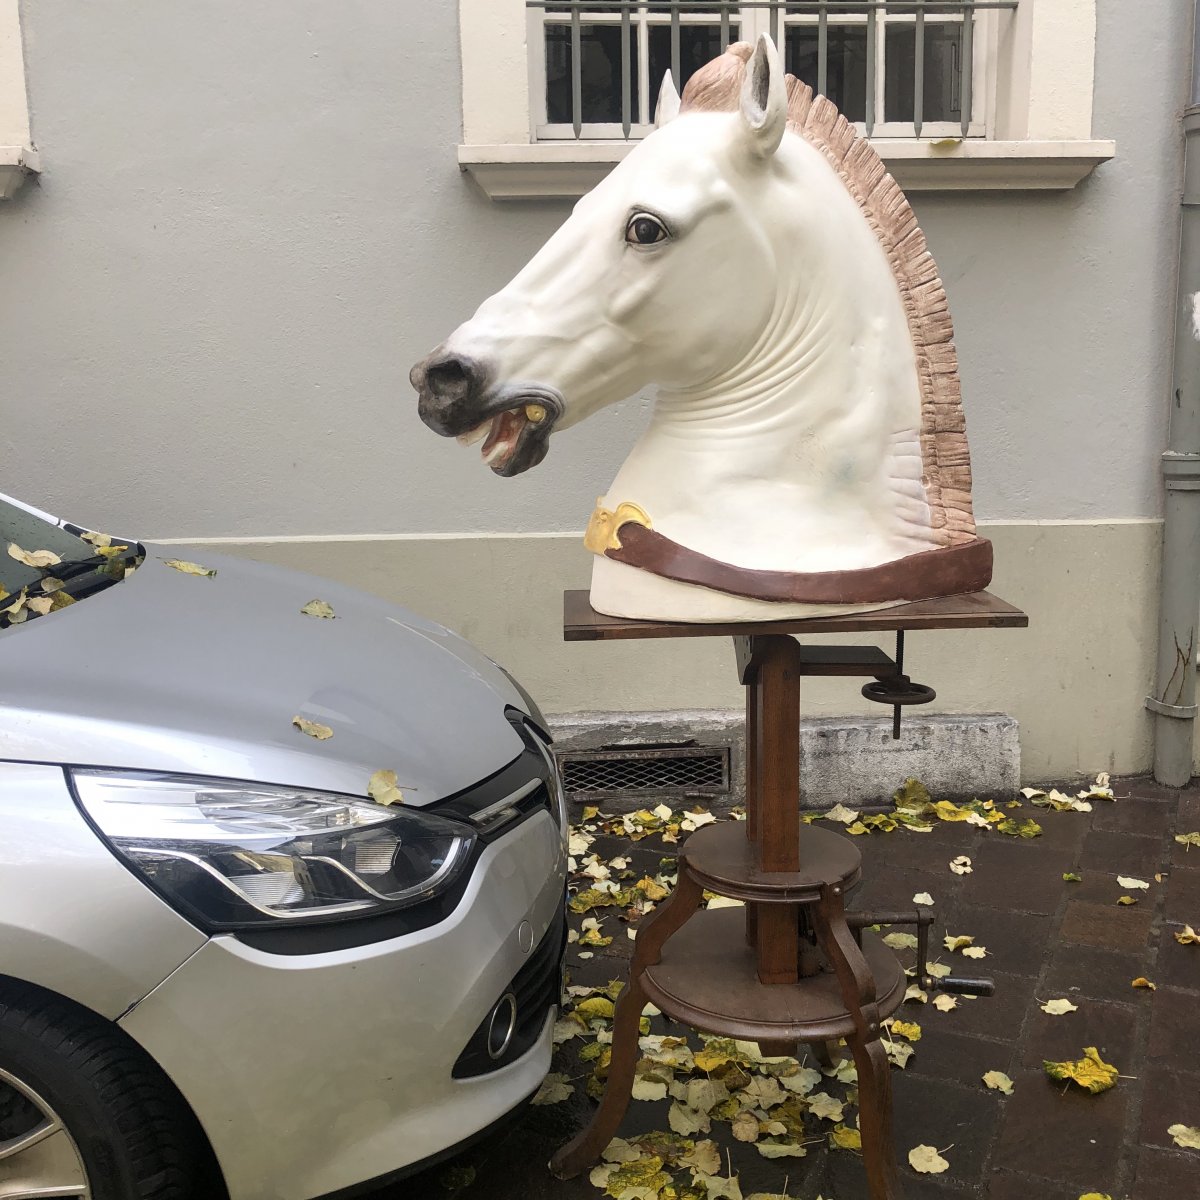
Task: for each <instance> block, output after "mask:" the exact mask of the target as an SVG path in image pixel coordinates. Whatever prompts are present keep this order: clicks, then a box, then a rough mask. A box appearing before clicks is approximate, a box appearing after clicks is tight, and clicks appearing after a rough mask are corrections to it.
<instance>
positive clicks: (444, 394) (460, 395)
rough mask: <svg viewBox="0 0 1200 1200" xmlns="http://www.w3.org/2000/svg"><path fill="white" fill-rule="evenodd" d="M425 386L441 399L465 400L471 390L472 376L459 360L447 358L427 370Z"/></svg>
mask: <svg viewBox="0 0 1200 1200" xmlns="http://www.w3.org/2000/svg"><path fill="white" fill-rule="evenodd" d="M425 386H426V387H427V388H428V389H429V390H430V391H431V392H432V393H433V394H434V395H435V396H437V397H438V398H439V399H442V400H463V399H465V398H466V395H467V393H468V392H469V391H470V390H471V376H470V373H469V372H468V370H467V368H466V366H465V365H464V364H463V363H462V362H461V361H460V360H459V359H457V358H445V359H442V361H441V362H439V363H434V364H433V365H432V366H429V367H427V368H426V370H425Z"/></svg>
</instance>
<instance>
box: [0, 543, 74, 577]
mask: <svg viewBox="0 0 1200 1200" xmlns="http://www.w3.org/2000/svg"><path fill="white" fill-rule="evenodd" d="M8 557H9V558H15V559H16V560H17V562H19V563H24V564H25V566H27V567H34V568H35V569H36V570H39V571H42V570H45V569H46V568H47V567H56V566H58V564H59V563H60V562H62V559H61V558H60V557H59V556H58V555H57V554H55V553H54V551H53V550H22V549H21V547H20V546H18V545H17V543H16V542H9V543H8Z"/></svg>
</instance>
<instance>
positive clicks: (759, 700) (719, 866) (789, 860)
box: [550, 591, 1028, 1200]
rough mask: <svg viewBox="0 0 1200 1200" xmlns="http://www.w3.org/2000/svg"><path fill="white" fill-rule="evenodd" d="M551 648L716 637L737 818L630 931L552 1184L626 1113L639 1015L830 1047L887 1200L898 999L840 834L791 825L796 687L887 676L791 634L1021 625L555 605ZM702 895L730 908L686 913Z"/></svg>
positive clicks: (864, 661)
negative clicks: (577, 1129)
mask: <svg viewBox="0 0 1200 1200" xmlns="http://www.w3.org/2000/svg"><path fill="white" fill-rule="evenodd" d="M564 600H565V620H564V630H563V632H564V636H565V638H566V640H567V641H604V640H610V639H627V638H661V637H717V636H732V637H733V639H734V648H735V650H736V653H737V662H738V673H739V676H740V678H741V681H742V683H743V684H744V685H745V687H746V812H747V820H746V821H745V822H744V823H733V822H722V823H720V824H717V825H708V826H705V827H704V828H703V829H699V830H697V831H696V832H695V833H693V834H692V835H691V836H690V837H689V838H688V839H687V841H686V842H685V843H684V844H683V846H682V847H681V849H680V851H679V881H678V883H677V884H676V886H675V889H674V891H673V892H672V893H671V895H670V897H669V898H668V899H667V900H666V901H665V902H664V903H663V904H662V905H660V906H659V907H658V908H657V909H656V910H655V911H654V912H653V913H652V914H651V915H650V916H648V917H647V918H646V919H645V920H644V921H643V922H642V924H641V926H640V927H639V929H638V936H637V943H636V946H635V949H634V955H633V961H632V963H631V965H630V969H629V982H628V984H627V986H626V987H625V989H624V990H623V991H622V992H621V995H620V999H619V1000H618V1001H617V1005H616V1014H615V1017H614V1022H613V1044H612V1059H611V1062H610V1065H609V1073H608V1084H607V1087H606V1088H605V1092H604V1099H603V1100H602V1101H601V1103H600V1107H599V1108H598V1109H597V1110H596V1113H595V1115H594V1116H593V1118H592V1120H591V1122H590V1124H589V1125H588V1126H587V1127H586V1128H585V1129H584V1130H583V1131H582V1132H581V1133H580V1134H579V1136H578V1137H576V1138H575V1139H574V1140H573V1141H571V1142H569V1143H568V1144H567V1145H566V1146H564V1147H563V1148H562V1149H561V1150H559V1151H558V1153H557V1154H556V1155H555V1156H554V1158H553V1159H552V1160H551V1162H550V1168H551V1170H552V1171H553V1172H554V1173H555V1174H556V1175H557V1176H558V1177H559V1178H563V1179H567V1178H571V1177H572V1176H575V1175H578V1174H579V1173H580V1172H581V1171H583V1170H585V1169H586V1168H587V1167H589V1166H591V1165H592V1164H593V1163H595V1162H596V1161H597V1160H598V1159H599V1158H600V1156H601V1154H602V1153H603V1151H604V1149H605V1147H606V1146H607V1145H608V1143H609V1142H610V1141H611V1139H612V1137H613V1135H614V1134H615V1133H616V1131H617V1128H618V1126H619V1125H620V1123H621V1119H622V1118H623V1117H624V1115H625V1111H626V1109H627V1108H628V1106H629V1098H630V1091H631V1089H632V1087H633V1080H634V1071H635V1068H636V1065H637V1060H638V1023H639V1020H640V1018H641V1015H642V1009H643V1008H644V1007H645V1005H646V1004H647V1003H648V1002H650V1003H653V1004H655V1005H657V1006H658V1008H660V1009H661V1010H662V1012H663V1013H664V1014H665V1015H666V1016H668V1017H670V1018H673V1019H675V1020H678V1021H683V1022H685V1023H686V1024H688V1025H691V1026H693V1027H694V1028H696V1029H700V1030H704V1031H705V1032H708V1033H713V1034H717V1035H720V1036H723V1037H732V1038H740V1039H743V1040H746V1041H753V1042H757V1043H758V1044H759V1047H760V1049H761V1050H762V1052H763V1053H764V1054H766V1055H779V1054H794V1053H795V1052H796V1050H797V1049H798V1047H799V1045H800V1044H806V1045H808V1046H809V1047H810V1048H811V1049H812V1051H813V1053H814V1055H815V1057H816V1059H817V1061H818V1063H820V1064H821V1065H823V1066H829V1065H831V1064H832V1063H833V1062H834V1061H835V1058H836V1055H837V1049H836V1042H837V1040H838V1039H840V1038H845V1039H846V1042H847V1044H848V1045H849V1048H850V1052H851V1053H852V1054H853V1056H854V1062H855V1065H856V1066H857V1068H858V1087H859V1126H860V1131H861V1133H862V1145H863V1159H864V1161H865V1164H866V1171H867V1181H868V1187H869V1191H870V1196H871V1200H899V1197H900V1191H899V1183H898V1180H897V1177H896V1161H895V1155H894V1152H893V1147H892V1096H891V1077H890V1073H889V1066H888V1059H887V1054H886V1052H885V1050H884V1047H883V1044H882V1042H881V1041H880V1040H879V1038H880V1026H881V1023H882V1022H883V1021H884V1020H886V1018H887V1017H889V1016H890V1015H891V1014H892V1013H894V1012H895V1011H896V1009H897V1008H899V1007H900V1004H901V1002H902V1001H903V999H904V991H905V975H904V971H903V970H902V969H901V966H900V963H899V961H898V960H897V958H896V956H895V955H894V954H893V953H892V952H891V950H889V949H888V948H887V947H886V946H885V945H884V944H883V942H882V941H881V940H879V938H877V937H876V936H875V935H874V934H871V933H869V932H863V931H862V930H861V924H860V923H859V922H850V923H848V922H847V919H846V912H845V898H846V894H847V893H848V892H849V891H850V890H851V889H852V888H854V887H855V886H856V885H857V884H858V883H859V881H860V879H861V875H862V871H861V856H860V854H859V851H858V848H857V846H855V845H854V843H853V842H852V841H851V840H850V839H849V838H848V837H846V836H844V835H842V834H840V833H835V832H833V831H831V830H827V829H821V828H815V827H813V826H810V825H803V824H802V823H801V821H800V807H799V796H800V779H799V769H800V680H801V679H802V678H803V677H804V676H805V675H848V676H855V675H857V676H867V677H873V678H875V679H886V678H888V677H889V676H891V675H894V674H896V671H897V668H896V664H895V662H894V661H893V660H892V659H891V658H890V657H889V656H888V655H886V654H885V653H884V652H883V651H882V650H879V649H878V648H876V647H874V646H802V645H801V644H800V643H799V642H797V641H796V639H795V637H794V636H792V635H795V634H804V633H827V632H836V631H854V632H867V631H878V630H892V629H954V628H957V629H969V628H987V627H991V628H1001V627H1017V626H1024V625H1027V624H1028V618H1027V617H1026V616H1025V614H1024V613H1022V612H1021V611H1020V610H1019V609H1016V608H1013V607H1012V606H1011V605H1009V604H1006V603H1005V602H1004V601H1002V600H998V599H997V598H996V597H994V596H992V595H990V594H989V593H987V592H976V593H973V594H971V595H968V596H954V597H948V598H945V599H939V600H926V601H920V602H918V603H914V604H904V605H899V606H897V607H894V608H888V609H882V610H880V611H877V612H870V613H861V614H855V615H851V616H834V617H818V618H812V619H809V620H803V621H779V622H770V623H754V624H742V625H738V624H729V625H688V624H673V623H668V622H654V621H628V620H623V619H620V618H615V617H605V616H602V615H600V614H598V613H596V612H594V611H593V610H592V608H591V606H590V605H589V604H588V596H587V593H586V592H582V591H580V592H567V593H566V595H565V597H564ZM705 889H707V890H709V891H712V892H716V893H718V894H719V895H722V896H731V897H733V898H735V899H738V900H744V901H745V904H746V906H745V908H744V909H743V908H719V909H713V910H708V909H702V908H701V903H702V896H703V892H704V890H705Z"/></svg>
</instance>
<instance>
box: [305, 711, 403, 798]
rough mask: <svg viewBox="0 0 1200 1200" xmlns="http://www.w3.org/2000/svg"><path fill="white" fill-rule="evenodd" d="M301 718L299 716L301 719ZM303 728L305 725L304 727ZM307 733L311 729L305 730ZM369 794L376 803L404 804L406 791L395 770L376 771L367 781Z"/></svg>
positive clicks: (329, 734)
mask: <svg viewBox="0 0 1200 1200" xmlns="http://www.w3.org/2000/svg"><path fill="white" fill-rule="evenodd" d="M300 719H301V718H300V717H297V718H296V720H297V721H299V720H300ZM302 728H303V727H302ZM321 728H322V729H328V728H329V727H328V726H327V725H322V726H321ZM304 732H305V733H308V732H309V731H308V730H307V729H305V730H304ZM332 735H333V730H332V729H330V730H329V733H328V734H326V735H325V736H326V737H331V736H332ZM320 736H321V735H320V734H316V733H314V734H313V737H320ZM367 795H368V796H370V797H371V799H372V800H374V801H375V803H376V804H403V803H404V793H403V792H402V791H401V790H400V788H399V787H398V786H397V784H396V772H395V771H376V772H375V774H374V775H372V776H371V778H370V779H369V780H368V781H367Z"/></svg>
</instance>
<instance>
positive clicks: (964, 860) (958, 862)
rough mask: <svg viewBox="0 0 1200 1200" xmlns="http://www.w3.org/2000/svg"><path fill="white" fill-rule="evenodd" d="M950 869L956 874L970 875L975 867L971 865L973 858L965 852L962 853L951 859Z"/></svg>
mask: <svg viewBox="0 0 1200 1200" xmlns="http://www.w3.org/2000/svg"><path fill="white" fill-rule="evenodd" d="M950 870H952V871H953V872H954V873H955V875H970V874H971V872H972V871H973V870H974V868H973V867H972V866H971V860H970V859H969V858H968V857H967V856H966V855H965V854H960V855H959V856H958V857H957V858H953V859H951V860H950Z"/></svg>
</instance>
